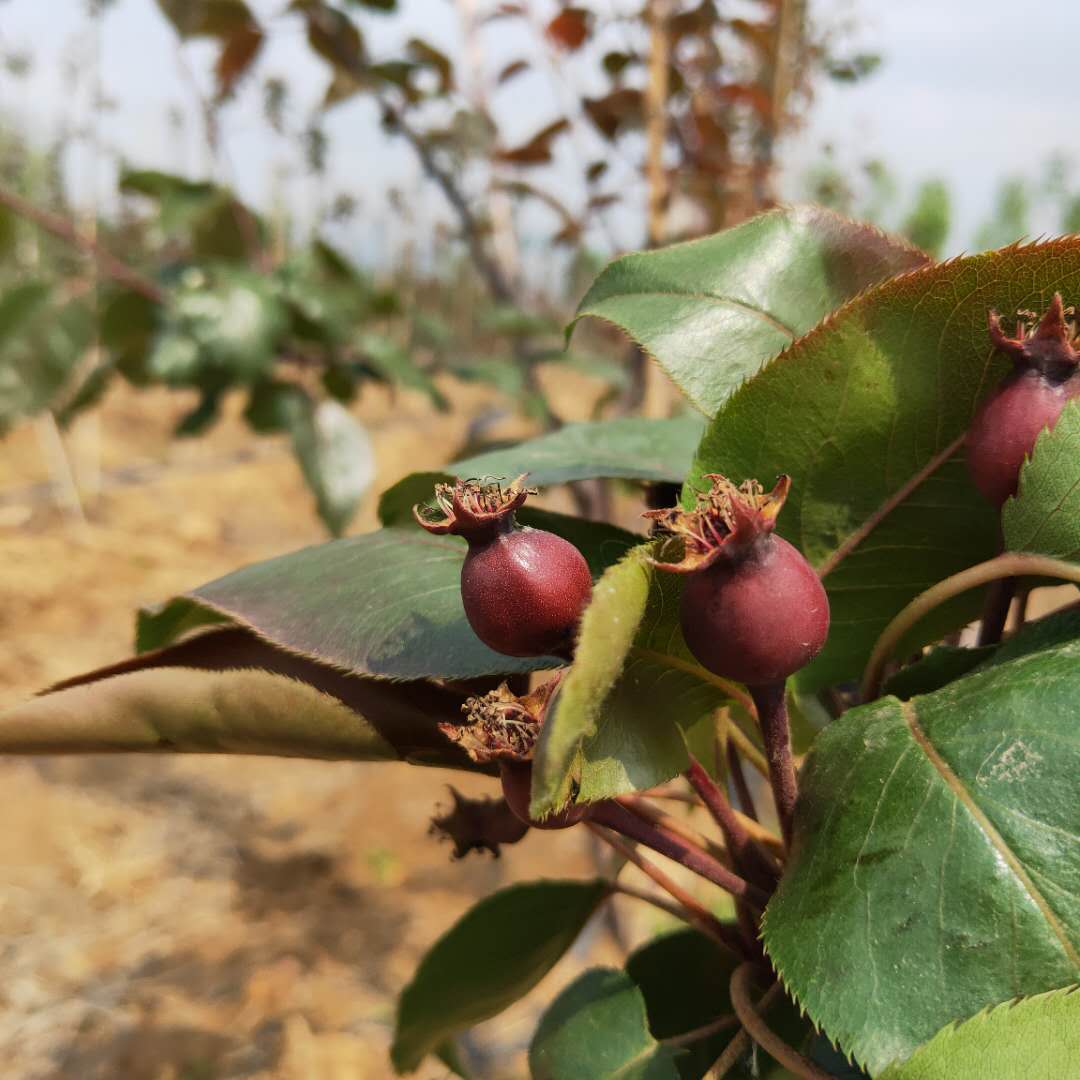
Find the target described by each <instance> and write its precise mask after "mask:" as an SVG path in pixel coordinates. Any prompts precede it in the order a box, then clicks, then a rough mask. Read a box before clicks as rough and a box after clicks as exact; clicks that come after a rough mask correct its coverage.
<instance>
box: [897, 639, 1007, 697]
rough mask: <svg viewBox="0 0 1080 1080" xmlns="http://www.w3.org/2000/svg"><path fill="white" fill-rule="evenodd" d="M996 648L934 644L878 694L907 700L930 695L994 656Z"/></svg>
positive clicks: (901, 670)
mask: <svg viewBox="0 0 1080 1080" xmlns="http://www.w3.org/2000/svg"><path fill="white" fill-rule="evenodd" d="M996 649H997V646H995V645H984V646H982V647H981V648H974V647H973V648H969V649H964V648H960V647H959V646H957V645H935V646H934V648H932V649H931V650H930V651H929V652H928V653H927V654H926V655H925V656H923V657H922V658H920V659H919V660H916V661H915V663H914V664H908V666H907V667H904V668H901V669H900V670H899V671H898V672H897V673H896V674H895V675H893V676H892V677H891V678H890V679H889V680H888V681H887V682H886V683H885V686H884V688H883V690H882V693H885V694H892V695H893V696H894V697H898V698H900V700H901V701H907V699H908V698H913V697H915V696H916V695H918V694H930V693H932V692H933V691H935V690H940V689H941V688H942V687H943V686H947V685H948V684H949V683H951V682H954V681H955V680H956V679H959V678H962V677H963V676H964V675H966V674H967V673H968V672H969V671H973V670H974V669H975V668H977V667H978V666H979V665H980V664H981V663H983V661H984V660H989V659H990V657H991V656H993V655H994V652H995V651H996Z"/></svg>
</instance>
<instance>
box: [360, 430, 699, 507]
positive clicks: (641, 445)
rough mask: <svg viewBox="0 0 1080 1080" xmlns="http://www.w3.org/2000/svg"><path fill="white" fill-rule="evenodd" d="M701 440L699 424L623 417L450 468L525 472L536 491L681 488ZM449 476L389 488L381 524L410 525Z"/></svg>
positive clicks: (471, 472) (410, 479)
mask: <svg viewBox="0 0 1080 1080" xmlns="http://www.w3.org/2000/svg"><path fill="white" fill-rule="evenodd" d="M700 436H701V421H700V420H698V419H697V418H695V417H681V418H679V419H678V420H643V419H638V418H636V417H625V418H622V419H619V420H601V421H597V422H595V423H587V424H567V425H566V426H565V427H563V428H560V429H559V430H558V431H553V432H551V433H550V434H548V435H541V436H540V437H539V438H537V439H529V440H528V441H527V442H523V443H518V444H517V445H516V446H511V447H507V448H506V449H503V450H493V451H491V452H489V453H485V454H477V455H476V456H475V457H470V458H465V459H464V460H462V461H457V462H454V463H453V464H452V465H450V466H448V468H450V469H453V470H454V472H455V473H456V475H458V476H463V477H470V476H472V477H480V476H503V477H507V478H512V477H514V476H518V475H520V474H521V473H523V472H527V473H528V474H529V483H530V484H535V485H537V486H538V487H548V486H550V485H552V484H566V483H570V482H571V481H573V480H591V479H594V478H597V477H604V478H612V479H625V480H652V481H668V482H671V483H680V482H681V481H682V479H683V477H685V476H686V472H687V469H688V468H689V465H690V461H691V460H692V458H693V455H694V448H695V446H696V445H697V442H698V439H699V438H700ZM448 479H451V477H450V475H449V473H413V474H412V475H411V476H407V477H405V479H404V480H401V481H399V482H398V483H397V484H395V485H394V486H393V487H391V488H388V489H387V490H386V491H385V492H384V493H383V496H382V498H381V499H380V500H379V520H380V521H382V522H383V524H384V525H394V524H397V523H399V522H401V521H404V520H406V519H409V520H411V518H412V508H413V506H415V505H416V504H417V503H420V502H425V501H427V500H428V499H430V498H431V497H432V493H433V490H434V486H435V483H436V482H437V481H446V480H448Z"/></svg>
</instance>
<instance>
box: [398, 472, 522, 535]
mask: <svg viewBox="0 0 1080 1080" xmlns="http://www.w3.org/2000/svg"><path fill="white" fill-rule="evenodd" d="M527 476H528V473H522V475H521V476H519V477H518V478H517V479H516V480H513V481H512V482H511V483H510V484H508V485H506V486H505V487H504V486H503V482H502V478H500V477H487V476H485V477H481V478H479V479H468V480H461V479H458V480H455V481H454V482H453V483H452V484H436V485H435V502H436V503H437V504H438V507H437V508H436V507H433V506H425V505H424V504H422V503H418V504H417V505H416V506H414V507H413V517H414V518H416V521H417V523H418V524H419V525H421V526H422V527H423V528H425V529H427V531H428V532H429V533H434V534H435V535H437V536H445V535H446V534H447V533H449V534H450V535H452V536H463V537H465V539H466V540H481V541H482V540H486V539H490V538H491V537H494V536H497V535H498V534H499V533H505V532H509V531H510V530H511V529H513V527H514V511H515V510H517V509H518V507H520V506H521V505H523V504H524V502H525V500H526V499H527V498H528V497H529V496H530V495H535V494H536V489H535V488H528V487H526V486H525V479H526V477H527ZM440 513H441V516H440Z"/></svg>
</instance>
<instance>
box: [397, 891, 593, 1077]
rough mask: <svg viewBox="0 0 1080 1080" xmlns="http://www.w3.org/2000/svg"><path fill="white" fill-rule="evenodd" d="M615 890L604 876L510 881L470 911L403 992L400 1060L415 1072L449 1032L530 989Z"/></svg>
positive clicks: (405, 1068) (405, 1069)
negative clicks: (578, 878)
mask: <svg viewBox="0 0 1080 1080" xmlns="http://www.w3.org/2000/svg"><path fill="white" fill-rule="evenodd" d="M607 895H608V886H607V885H606V884H605V883H604V882H602V881H535V882H530V883H528V884H524V885H513V886H511V887H510V888H508V889H502V890H500V891H499V892H497V893H494V894H493V895H491V896H488V897H486V898H485V899H483V900H481V901H480V902H479V903H478V904H477V905H476V906H475V907H473V908H471V909H470V910H469V911H468V912H466V913H465V915H464V916H462V918H461V919H460V920H459V921H458V922H457V923H455V924H454V926H452V927H451V928H450V929H449V930H448V931H447V932H446V933H445V934H443V936H442V937H441V938H439V940H438V941H436V942H435V944H434V945H433V946H432V947H431V950H430V951H429V952H428V953H427V955H426V956H425V957H424V959H423V960H421V961H420V966H419V967H418V968H417V970H416V974H415V975H414V976H413V979H412V982H410V983H409V985H408V986H407V987H406V988H405V990H404V991H403V993H402V995H401V1001H400V1003H399V1005H398V1016H397V1026H396V1029H395V1031H394V1042H393V1046H392V1048H391V1051H390V1055H391V1058H392V1060H393V1062H394V1068H395V1069H397V1071H398V1072H399V1073H401V1072H412V1071H413V1070H414V1069H415V1068H416V1067H417V1066H418V1065H419V1064H420V1063H421V1062H422V1061H423V1060H424V1058H425V1057H426V1056H427V1055H428V1054H429V1053H432V1052H433V1051H434V1050H435V1049H436V1048H437V1047H438V1046H439V1045H440V1044H441V1043H442V1042H443V1040H444V1039H445V1038H447V1037H448V1036H450V1035H453V1034H455V1033H456V1032H458V1031H462V1030H464V1029H465V1028H468V1027H471V1026H472V1025H473V1024H477V1023H479V1022H480V1021H481V1020H487V1019H488V1018H489V1017H492V1016H495V1015H497V1014H498V1013H500V1012H502V1010H503V1009H505V1008H506V1007H507V1006H508V1005H512V1004H513V1003H514V1002H515V1001H517V1000H518V999H519V998H521V997H524V996H525V994H527V993H528V992H529V991H530V990H531V989H532V988H533V987H534V986H535V985H536V984H537V983H538V982H540V980H541V979H542V978H543V977H544V976H545V975H546V974H547V973H548V972H549V971H550V970H551V969H552V968H553V967H554V966H555V964H556V963H558V961H559V959H560V958H561V957H562V955H563V954H564V953H565V952H566V950H567V949H569V948H570V946H571V945H573V943H574V940H575V938H577V936H578V934H579V933H580V932H581V930H582V927H584V925H585V924H586V923H587V922H588V921H589V919H590V917H591V916H592V914H593V912H594V911H595V910H596V908H597V907H598V906H599V904H600V902H601V901H602V900H603V899H604V898H605V897H606V896H607Z"/></svg>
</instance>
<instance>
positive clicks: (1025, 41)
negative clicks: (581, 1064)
mask: <svg viewBox="0 0 1080 1080" xmlns="http://www.w3.org/2000/svg"><path fill="white" fill-rule="evenodd" d="M249 2H251V3H252V5H253V7H255V8H256V9H257V10H258V11H259V12H260V13H261V14H263V15H264V16H266V17H268V18H269V19H270V20H271V21H272V22H276V23H278V24H279V25H280V26H281V27H282V28H283V30H282V32H281V33H278V34H275V35H274V36H273V38H272V40H273V45H272V47H271V48H270V49H268V50H267V51H266V53H265V54H264V56H263V57H262V59H261V61H260V66H259V72H258V77H257V80H256V81H258V82H261V79H262V78H263V77H265V76H267V75H272V74H282V75H286V76H288V77H289V79H290V80H291V81H292V83H293V86H294V89H295V90H296V96H295V101H294V105H293V109H292V118H293V120H294V122H296V123H297V124H300V123H302V122H303V119H304V117H305V116H306V115H307V114H308V113H309V112H310V111H311V110H312V109H313V108H314V107H315V105H316V104H317V102H318V101H319V99H320V97H321V94H322V91H323V88H324V86H325V82H326V69H325V68H324V67H323V66H322V65H320V64H319V63H317V62H316V61H314V60H312V58H311V57H310V54H309V52H308V50H307V49H306V47H305V45H304V43H303V39H302V31H301V30H300V28H299V25H298V24H297V22H296V20H295V19H290V18H289V17H287V16H285V17H283V16H281V15H280V12H281V11H282V10H283V9H284V7H285V6H286V5H285V3H284V0H249ZM613 2H618V0H613ZM402 6H403V8H404V10H405V15H404V17H402V18H395V19H393V20H385V19H379V18H377V17H368V18H366V19H365V24H366V25H367V26H369V27H370V28H371V30H370V32H369V46H370V48H371V51H372V52H373V53H374V54H376V55H378V54H380V53H383V52H386V51H389V50H391V49H393V47H394V46H395V44H396V43H397V42H398V41H402V40H404V39H405V38H407V37H408V36H410V35H411V34H413V33H416V32H417V31H420V32H422V33H423V34H424V35H425V36H426V37H428V39H429V40H431V41H432V43H433V44H436V45H438V46H440V47H442V48H444V49H446V50H448V51H451V52H455V53H456V52H459V51H460V50H461V48H462V43H461V40H460V33H459V27H458V19H457V13H456V10H455V6H454V4H453V3H452V2H451V0H403V4H402ZM534 6H536V7H538V8H541V7H542V6H543V0H537V3H536V4H535V5H534ZM85 7H86V4H85V0H0V50H11V49H17V48H22V47H30V48H32V49H33V50H34V51H35V53H36V54H37V61H36V65H35V68H34V71H33V74H32V76H31V77H30V79H29V80H27V81H24V82H22V83H19V82H16V81H14V80H13V79H12V78H10V77H9V76H4V75H0V109H2V110H3V111H4V113H5V114H7V115H9V116H14V117H15V118H16V119H17V120H18V121H19V122H20V123H22V124H23V125H24V126H26V127H27V128H28V129H29V130H31V131H33V132H35V133H36V134H38V135H39V136H41V137H42V138H47V137H48V135H49V134H50V133H51V132H54V131H55V130H56V127H57V125H58V124H59V123H60V122H61V119H62V117H64V116H65V115H67V116H68V117H69V118H70V117H71V116H72V115H73V114H74V115H76V116H79V115H81V116H85V115H87V108H88V101H89V96H88V93H87V85H88V83H89V79H87V78H85V76H86V75H87V74H88V73H89V72H90V70H91V69H92V63H93V57H94V55H95V51H94V49H93V48H92V44H93V43H92V40H91V38H90V36H89V29H88V28H89V25H90V24H89V22H88V21H87V19H86V16H85V14H84V12H85ZM810 10H811V15H812V17H815V18H817V19H819V20H827V21H828V22H830V23H831V24H837V23H842V22H843V20H844V19H845V17H846V16H853V17H854V19H855V22H856V23H857V25H858V31H857V35H856V37H855V38H854V39H851V40H850V47H851V48H855V47H859V48H865V49H868V50H872V51H876V52H880V53H882V54H883V55H884V57H885V63H884V65H883V66H882V68H881V69H880V70H879V72H878V73H877V74H875V75H874V76H873V77H872V78H870V79H868V80H866V81H865V82H863V83H861V84H859V85H858V86H855V87H843V86H837V85H835V84H827V83H823V84H821V85H820V86H818V88H817V99H816V105H815V107H814V109H813V110H812V111H811V114H810V120H809V122H808V124H807V126H806V127H805V129H804V130H803V131H801V132H799V133H798V134H797V135H795V136H794V137H791V138H789V139H788V141H787V143H786V145H785V147H784V148H783V161H784V175H783V188H784V191H785V192H786V193H787V194H789V195H794V194H796V193H798V191H799V185H800V178H801V177H802V175H803V174H804V173H805V170H806V168H807V166H808V165H809V164H810V163H812V162H813V161H814V160H815V159H816V158H817V157H818V155H819V153H820V148H821V146H822V145H823V144H824V143H830V144H832V145H833V146H834V147H835V149H836V152H837V156H838V160H839V161H840V162H842V163H847V164H849V165H851V166H852V168H854V166H855V165H857V163H858V162H860V161H862V160H865V159H866V158H867V157H874V156H876V157H880V158H882V159H884V160H885V161H886V162H888V164H889V165H890V167H891V168H892V169H893V170H894V171H895V173H896V174H897V176H898V178H899V180H900V181H901V184H902V185H903V188H904V190H905V191H906V192H908V193H909V192H910V191H911V190H912V189H913V188H914V186H915V185H916V184H917V182H918V181H919V180H921V179H923V178H925V177H927V176H930V175H938V176H942V177H943V178H945V179H946V180H947V181H948V182H949V184H950V186H951V188H952V189H953V191H954V192H955V193H956V195H957V197H958V203H959V205H958V206H957V215H956V216H957V221H956V226H955V228H954V230H953V235H952V237H951V243H950V246H951V247H952V249H954V250H956V249H959V248H961V247H963V246H967V245H970V244H971V240H972V233H973V230H974V227H975V225H976V224H977V220H978V219H979V218H981V217H982V216H983V215H984V214H985V213H986V212H987V211H988V210H989V208H990V206H991V204H992V201H993V194H994V190H995V187H996V185H997V183H998V181H999V180H1000V179H1001V178H1002V177H1003V176H1005V175H1010V174H1019V175H1024V176H1027V177H1030V178H1035V177H1037V176H1038V174H1039V172H1040V169H1041V166H1042V164H1043V162H1044V161H1045V159H1046V158H1047V157H1048V156H1049V155H1050V154H1052V153H1054V152H1063V153H1065V154H1066V155H1067V156H1068V155H1070V153H1071V152H1072V151H1073V142H1074V139H1075V136H1074V134H1073V133H1074V131H1075V128H1073V127H1071V124H1070V121H1071V120H1072V118H1073V116H1074V110H1075V106H1076V99H1077V91H1076V89H1075V85H1076V79H1075V74H1074V72H1075V66H1076V61H1075V49H1076V42H1077V41H1080V3H1076V2H1075V0H1044V2H1042V3H1033V4H1029V5H1028V6H1027V7H1025V8H1024V9H1023V11H1022V12H1018V9H1017V7H1016V5H1015V4H1014V3H1012V2H1011V0H905V2H904V3H902V4H896V3H888V4H886V3H883V2H880V0H877V2H875V0H811V4H810ZM522 35H523V31H521V30H514V29H512V28H511V26H510V24H509V23H507V22H505V21H503V22H500V23H497V24H494V26H493V28H492V29H490V30H488V31H487V32H486V39H485V41H486V44H485V48H486V49H487V50H488V58H489V60H490V62H491V63H492V64H493V65H495V64H497V63H498V62H499V61H500V60H506V59H511V58H513V57H514V56H515V55H517V53H518V52H519V51H520V48H521V46H522V45H523V44H524V43H525V42H524V38H523V36H522ZM171 37H172V36H171V31H170V30H169V28H168V26H167V25H166V24H165V22H164V20H163V19H162V18H161V17H160V16H159V14H158V12H157V10H156V5H155V4H154V3H153V0H118V3H117V4H116V6H115V8H114V10H113V11H112V12H111V13H110V15H109V16H108V18H107V20H106V21H105V24H104V31H103V35H102V40H101V43H100V52H98V53H97V55H99V56H100V57H101V59H102V72H103V76H102V77H103V84H104V87H105V90H106V93H107V95H108V96H109V97H111V98H114V99H116V100H117V101H118V102H120V103H121V108H120V109H119V110H118V111H117V112H116V113H115V114H113V115H111V116H109V117H107V118H105V119H104V120H103V121H102V122H101V123H100V126H99V131H100V135H101V138H102V140H103V141H104V142H107V143H109V144H110V145H113V146H115V147H117V148H118V149H119V150H120V151H121V152H122V153H123V154H124V155H125V156H127V157H128V158H129V159H130V160H131V161H132V162H133V163H136V164H138V165H141V166H148V167H159V168H165V169H172V170H178V171H186V172H188V173H189V174H191V175H200V174H202V173H204V172H205V170H206V168H207V155H206V150H205V147H204V145H203V140H202V139H201V135H200V132H199V128H198V124H197V123H195V122H194V121H193V120H192V122H189V123H188V125H187V132H186V135H185V136H184V137H181V138H178V137H177V135H176V133H175V132H174V131H173V130H172V129H171V128H170V126H169V125H168V123H167V122H166V120H165V117H166V114H167V110H168V109H169V107H170V105H175V104H181V105H182V107H183V108H184V111H185V113H186V114H187V115H188V116H189V117H193V116H194V114H195V113H196V110H195V108H194V106H193V104H192V95H191V92H190V88H189V87H188V86H186V85H185V81H184V78H183V76H182V73H181V72H180V71H179V70H178V65H177V63H176V60H175V55H174V50H173V48H172V44H171ZM187 52H188V55H189V57H190V66H191V68H192V70H193V71H194V72H195V77H196V79H198V80H202V82H203V84H204V85H206V83H207V80H206V69H207V64H208V63H209V61H210V60H211V58H212V55H213V51H212V48H211V47H209V46H202V45H195V46H189V47H188V49H187ZM72 55H76V56H78V60H77V61H76V63H77V67H78V69H79V71H80V72H81V73H82V75H83V76H84V78H83V79H82V82H83V84H84V85H82V86H80V84H79V83H80V80H79V79H73V77H72V73H71V71H70V69H65V66H64V64H63V58H64V57H65V56H72ZM577 76H578V78H579V81H580V82H582V83H586V84H587V80H588V79H589V78H590V74H589V70H588V67H587V66H586V65H584V64H582V65H581V67H580V69H579V70H578V72H577ZM599 85H600V84H599V83H598V84H597V85H596V86H594V87H592V88H591V89H593V90H594V91H595V90H597V89H598V88H599ZM493 108H494V109H495V110H496V111H497V112H498V114H499V115H500V117H501V118H502V119H503V121H504V122H505V123H506V124H507V126H508V128H509V129H510V130H511V132H512V133H513V132H515V131H516V133H517V134H518V135H519V136H521V137H524V136H527V135H528V134H529V133H531V132H532V131H535V130H536V129H537V128H538V127H540V126H542V124H543V123H544V122H545V121H546V120H548V119H550V118H551V117H553V116H555V115H558V112H559V104H558V102H557V101H556V100H553V97H552V92H551V90H550V87H549V84H548V83H547V82H546V81H543V80H542V77H541V76H535V77H526V78H524V79H519V80H515V81H513V82H511V83H510V84H509V85H508V86H507V88H506V89H505V90H503V91H500V92H499V94H498V95H497V96H496V98H495V99H494V101H493ZM258 110H259V94H258V93H257V92H255V87H254V86H253V87H251V88H249V92H247V93H246V94H245V95H243V96H242V98H241V100H240V101H239V102H238V103H236V104H234V105H232V106H230V107H229V108H228V109H227V110H226V112H225V114H224V120H223V136H224V138H223V142H224V144H225V145H226V146H227V148H228V163H227V164H225V165H221V166H219V167H220V168H222V169H224V171H225V172H226V173H227V174H228V173H231V176H229V175H226V176H224V177H223V178H224V179H230V178H231V179H232V180H233V181H234V182H236V183H237V184H238V186H239V187H240V189H241V191H242V192H243V193H244V194H245V195H246V196H248V197H250V198H253V199H255V200H256V201H257V202H259V203H261V204H264V205H265V201H266V200H267V198H268V197H269V193H270V192H271V190H273V188H274V184H275V181H274V176H275V172H276V168H277V165H276V163H278V162H281V161H283V160H285V159H286V158H288V157H292V158H293V159H294V160H295V154H292V153H291V152H290V151H288V150H287V148H286V147H284V146H283V145H282V144H281V143H276V142H275V140H274V139H273V138H272V137H270V136H268V135H267V132H266V125H265V123H264V122H263V121H262V119H261V117H260V115H259V111H258ZM327 130H328V132H329V134H330V135H331V137H332V146H333V150H332V156H331V161H330V172H331V177H330V181H329V183H328V188H329V190H330V191H336V190H348V191H351V192H352V193H354V194H358V195H359V196H360V198H361V200H362V204H363V206H364V207H365V208H366V210H367V213H366V214H365V215H364V217H363V220H362V221H361V223H360V224H359V225H357V226H354V227H353V228H354V232H353V235H352V236H350V237H348V238H343V239H348V241H349V242H350V246H353V247H361V248H363V249H365V251H367V252H368V253H369V254H370V253H372V252H373V251H375V250H384V251H385V250H386V247H387V245H388V244H389V245H392V244H393V243H394V237H393V236H392V235H391V236H387V230H390V231H391V232H392V231H393V226H392V225H391V224H388V222H387V215H386V214H385V211H384V206H385V202H384V200H385V189H386V188H387V187H388V186H389V185H391V184H396V185H399V186H402V187H403V188H405V189H406V190H407V191H410V192H411V191H418V190H424V191H425V192H427V193H428V195H429V197H428V198H425V199H423V200H415V201H414V206H415V208H416V212H417V214H418V215H419V216H420V218H421V221H428V220H431V218H432V217H433V216H441V215H442V213H443V210H442V208H441V206H440V204H439V200H438V198H437V197H436V196H435V195H434V194H432V193H431V192H430V189H428V188H422V187H421V184H420V180H419V177H418V172H417V167H416V164H415V162H414V161H413V159H412V157H411V155H410V154H409V152H408V151H407V149H406V148H405V147H403V146H401V145H400V144H396V143H395V144H393V145H390V144H388V143H387V141H386V140H385V139H383V138H382V137H381V136H379V134H378V133H377V129H376V127H375V122H374V114H373V110H372V109H371V107H370V105H369V104H367V103H363V102H357V103H350V104H348V105H346V106H343V107H341V108H339V109H337V110H335V111H334V112H333V113H331V114H330V118H329V120H328V123H327ZM578 149H579V150H582V149H583V152H585V153H587V154H588V155H590V156H591V154H592V152H593V148H590V147H585V148H578ZM574 152H575V148H573V147H564V148H561V149H560V153H561V154H572V153H574ZM1074 157H1075V160H1076V162H1077V165H1078V166H1080V147H1077V148H1076V154H1075V155H1074ZM69 174H70V177H71V179H72V183H73V186H74V187H75V189H76V190H77V192H78V193H79V195H80V196H81V197H86V195H87V193H88V192H89V191H90V190H91V189H92V186H93V179H92V178H93V176H94V168H93V158H92V157H91V155H90V154H89V153H85V152H76V153H74V154H72V155H71V161H70V163H69ZM566 175H572V173H571V172H570V171H569V170H568V171H567V173H566ZM552 179H553V182H554V183H555V184H558V173H557V172H556V173H555V174H554V176H553V178H552ZM1075 179H1076V183H1077V185H1078V186H1080V168H1078V169H1077V170H1076V173H1075ZM614 181H615V182H616V183H617V182H618V179H617V176H616V177H615V178H614ZM282 183H283V184H284V185H285V186H284V187H283V188H282V190H283V191H284V192H285V194H286V197H287V198H288V200H289V201H290V202H291V203H292V204H293V205H295V206H297V207H300V208H302V207H303V206H304V205H310V204H311V202H312V201H313V199H314V197H315V193H314V189H313V187H312V181H311V180H310V179H308V178H304V177H302V176H296V177H294V178H292V179H291V180H286V181H282ZM97 184H98V188H99V190H100V191H102V192H104V191H107V190H108V188H109V186H110V185H111V177H110V176H109V174H108V169H107V167H106V166H104V165H101V167H100V175H99V177H98V180H97ZM637 220H639V219H637V217H636V215H633V214H625V215H623V217H622V218H621V219H620V218H619V217H618V216H616V218H615V222H614V224H615V232H616V233H617V238H618V240H619V241H620V242H621V243H623V244H625V245H634V244H635V243H637V239H638V238H637V237H636V236H635V235H634V229H635V227H636V222H637ZM1055 225H1056V222H1055V221H1054V220H1053V218H1052V217H1051V216H1050V215H1049V212H1048V211H1044V212H1043V213H1042V215H1040V213H1039V211H1038V208H1036V214H1035V220H1034V222H1033V228H1034V229H1035V230H1047V231H1052V230H1053V229H1054V228H1055Z"/></svg>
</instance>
